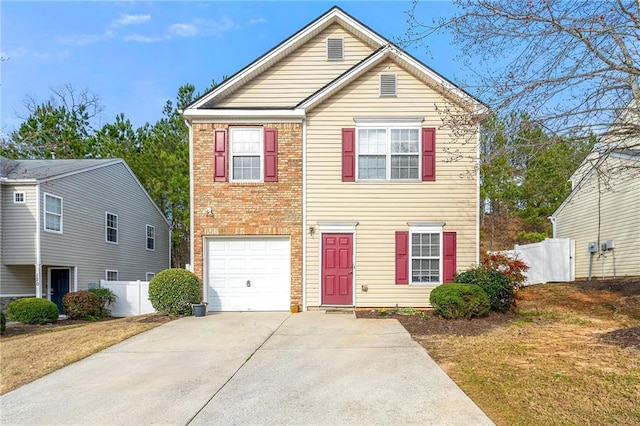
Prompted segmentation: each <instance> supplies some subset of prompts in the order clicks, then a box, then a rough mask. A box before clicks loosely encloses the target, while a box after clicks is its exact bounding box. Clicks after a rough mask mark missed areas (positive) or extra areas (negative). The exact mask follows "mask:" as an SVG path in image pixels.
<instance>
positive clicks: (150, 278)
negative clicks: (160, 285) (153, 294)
mask: <svg viewBox="0 0 640 426" xmlns="http://www.w3.org/2000/svg"><path fill="white" fill-rule="evenodd" d="M155 276H156V274H155V272H147V276H146V277H145V278H146V280H145V281H151V280H152V279H153V277H155Z"/></svg>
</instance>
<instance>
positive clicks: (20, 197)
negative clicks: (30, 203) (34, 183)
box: [13, 191, 27, 204]
mask: <svg viewBox="0 0 640 426" xmlns="http://www.w3.org/2000/svg"><path fill="white" fill-rule="evenodd" d="M26 202H27V194H26V193H25V192H24V191H16V192H14V193H13V203H14V204H24V203H26Z"/></svg>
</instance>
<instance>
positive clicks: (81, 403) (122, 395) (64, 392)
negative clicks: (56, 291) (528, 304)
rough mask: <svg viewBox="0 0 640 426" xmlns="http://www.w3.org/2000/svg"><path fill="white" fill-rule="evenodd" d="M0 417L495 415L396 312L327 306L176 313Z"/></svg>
mask: <svg viewBox="0 0 640 426" xmlns="http://www.w3.org/2000/svg"><path fill="white" fill-rule="evenodd" d="M43 356H55V354H43ZM0 423H1V424H3V425H12V424H48V425H49V424H56V425H58V424H59V425H62V424H78V425H79V424H82V425H89V424H96V425H101V424H110V425H114V424H120V425H132V424H170V425H188V424H189V425H191V424H193V425H205V424H224V425H228V424H381V423H402V424H418V423H420V424H461V425H470V424H492V423H491V421H490V420H489V419H488V418H487V417H486V416H485V415H484V414H483V413H482V411H480V409H479V408H478V407H477V406H476V405H475V404H474V403H473V402H472V401H471V400H470V399H469V398H468V397H467V396H466V395H465V394H464V393H463V392H462V391H461V390H460V389H459V388H458V387H457V386H456V385H455V383H454V382H453V381H452V380H451V379H449V377H448V376H447V375H446V374H444V372H443V371H442V370H441V369H440V368H439V367H438V366H437V364H436V363H435V362H434V361H433V360H432V359H431V358H430V357H429V356H428V354H427V353H426V352H425V351H424V349H423V348H422V347H420V346H419V345H418V344H417V343H415V342H414V341H413V340H411V337H410V336H409V334H408V333H407V332H406V330H405V329H404V328H403V327H402V326H401V325H400V324H399V323H398V322H397V321H395V320H375V319H358V320H356V319H355V318H354V317H353V315H348V314H325V313H324V312H306V313H302V314H296V315H291V314H288V313H257V312H256V313H223V314H209V315H207V316H206V317H199V318H196V317H189V318H183V319H180V320H176V321H172V322H170V323H167V324H164V325H162V326H160V327H158V328H155V329H153V330H151V331H148V332H146V333H143V334H141V335H138V336H135V337H133V338H131V339H128V340H126V341H124V342H122V343H120V344H118V345H115V346H113V347H111V348H109V349H106V350H104V351H102V352H100V353H98V354H95V355H93V356H91V357H89V358H86V359H84V360H82V361H79V362H77V363H75V364H73V365H70V366H68V367H66V368H63V369H61V370H58V371H56V372H54V373H52V374H50V375H48V376H46V377H43V378H42V379H39V380H37V381H35V382H33V383H30V384H28V385H25V386H23V387H21V388H19V389H17V390H15V391H13V392H10V393H8V394H6V395H4V396H2V397H0Z"/></svg>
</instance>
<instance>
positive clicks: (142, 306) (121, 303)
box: [100, 280, 156, 317]
mask: <svg viewBox="0 0 640 426" xmlns="http://www.w3.org/2000/svg"><path fill="white" fill-rule="evenodd" d="M100 287H104V288H108V289H109V290H111V291H113V292H114V293H115V295H116V296H117V298H116V302H115V303H114V304H113V306H112V307H111V316H113V317H132V316H135V315H142V314H150V313H153V312H155V311H156V310H155V309H153V306H152V305H151V302H150V301H149V282H148V281H105V280H100Z"/></svg>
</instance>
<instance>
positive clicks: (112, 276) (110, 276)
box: [105, 269, 118, 281]
mask: <svg viewBox="0 0 640 426" xmlns="http://www.w3.org/2000/svg"><path fill="white" fill-rule="evenodd" d="M105 276H106V279H107V281H118V271H115V270H111V269H107V270H106V271H105Z"/></svg>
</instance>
